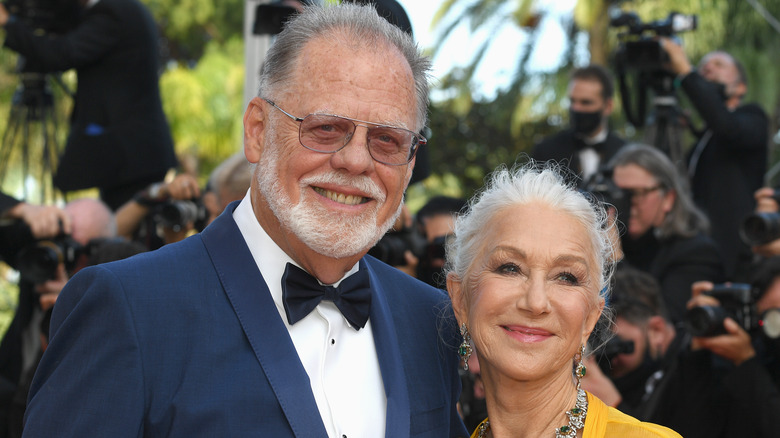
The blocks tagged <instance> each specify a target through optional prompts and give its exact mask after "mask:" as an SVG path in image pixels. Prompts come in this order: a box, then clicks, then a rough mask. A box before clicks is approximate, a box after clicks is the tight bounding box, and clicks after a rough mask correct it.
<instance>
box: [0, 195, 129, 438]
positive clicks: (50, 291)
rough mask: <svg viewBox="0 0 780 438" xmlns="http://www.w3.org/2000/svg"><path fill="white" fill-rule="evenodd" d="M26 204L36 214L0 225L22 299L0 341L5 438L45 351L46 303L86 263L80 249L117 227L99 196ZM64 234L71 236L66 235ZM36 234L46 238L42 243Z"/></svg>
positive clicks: (1, 256) (0, 420)
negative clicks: (40, 229)
mask: <svg viewBox="0 0 780 438" xmlns="http://www.w3.org/2000/svg"><path fill="white" fill-rule="evenodd" d="M18 205H22V204H18ZM28 208H29V209H31V210H32V213H30V214H28V215H27V216H26V217H27V220H25V221H24V223H23V224H22V223H21V222H18V223H15V224H13V223H12V224H9V225H5V226H2V227H0V242H2V248H0V260H3V261H5V262H7V263H8V264H9V265H10V266H12V267H14V268H16V269H18V270H19V271H20V281H19V303H18V306H17V308H16V312H15V314H14V318H13V320H12V321H11V325H10V326H9V328H8V330H7V331H6V332H5V334H4V335H3V338H2V342H0V388H2V390H0V436H3V437H4V436H6V433H7V432H9V431H10V430H11V429H15V430H19V426H20V425H21V416H19V418H18V419H16V421H14V418H12V416H10V415H9V412H11V411H12V410H13V409H12V407H11V402H12V400H13V399H14V398H15V397H19V396H21V397H23V399H26V395H27V393H26V389H27V388H26V386H25V383H26V382H28V381H26V380H25V379H26V377H25V376H28V377H31V376H32V372H33V371H34V370H35V365H36V364H37V361H38V359H39V358H40V356H41V353H42V349H41V341H40V336H41V334H42V333H41V328H40V323H41V321H42V320H43V319H44V315H45V311H46V307H45V306H46V305H45V303H53V301H54V300H55V299H56V296H57V292H59V289H61V288H62V286H63V284H64V283H65V282H66V281H67V279H68V276H69V275H70V274H72V273H73V272H75V271H76V270H78V269H79V268H80V267H83V266H84V265H85V264H86V260H87V254H86V251H82V249H85V248H86V247H87V245H89V244H90V243H91V242H93V241H95V239H99V238H110V237H113V236H114V235H115V232H116V231H115V230H116V227H115V224H114V218H113V214H112V213H111V210H109V208H108V207H107V206H106V205H105V204H104V203H102V202H101V201H99V200H97V199H90V198H82V199H77V200H74V201H71V202H69V203H68V204H67V205H65V207H64V208H62V209H59V208H56V207H44V206H29V207H28ZM55 213H56V214H55ZM52 218H54V220H52ZM47 222H53V223H54V224H55V226H54V227H53V228H52V230H51V231H50V232H49V233H47V234H36V233H35V231H34V229H35V228H34V227H33V226H31V224H34V223H47ZM58 223H62V224H67V227H65V226H62V227H61V226H59V225H57V224H58ZM64 234H67V235H68V238H67V239H66V238H65V236H64ZM38 238H41V239H47V240H44V241H43V242H39V241H36V239H38ZM68 239H72V240H68ZM54 248H56V250H55V249H54ZM66 248H67V249H66ZM55 255H56V256H62V259H61V260H58V259H57V258H55ZM66 265H67V266H66ZM22 408H23V405H22ZM14 436H16V435H14Z"/></svg>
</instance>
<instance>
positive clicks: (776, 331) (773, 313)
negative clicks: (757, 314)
mask: <svg viewBox="0 0 780 438" xmlns="http://www.w3.org/2000/svg"><path fill="white" fill-rule="evenodd" d="M759 324H760V325H761V329H763V330H764V334H765V335H766V336H767V337H768V338H769V339H777V338H780V309H769V310H767V311H766V312H764V314H763V315H762V316H761V321H760V322H759Z"/></svg>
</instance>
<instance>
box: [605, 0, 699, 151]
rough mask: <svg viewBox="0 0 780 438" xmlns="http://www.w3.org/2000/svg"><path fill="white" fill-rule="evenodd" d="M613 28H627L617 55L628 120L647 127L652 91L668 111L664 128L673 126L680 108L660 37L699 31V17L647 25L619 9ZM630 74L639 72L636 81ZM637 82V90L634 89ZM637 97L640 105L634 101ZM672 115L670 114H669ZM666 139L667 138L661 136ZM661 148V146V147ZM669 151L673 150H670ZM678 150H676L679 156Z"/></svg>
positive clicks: (673, 15) (674, 16) (670, 18)
mask: <svg viewBox="0 0 780 438" xmlns="http://www.w3.org/2000/svg"><path fill="white" fill-rule="evenodd" d="M610 15H611V17H610V23H609V24H610V26H611V27H615V28H625V29H626V30H625V32H622V33H621V34H619V35H618V40H619V44H618V47H617V50H616V51H615V55H614V64H615V75H616V76H617V80H618V84H619V87H620V95H621V98H622V102H623V110H624V112H625V114H626V118H627V119H628V121H629V122H630V123H631V124H632V125H634V126H636V127H643V126H644V125H645V115H646V112H647V95H648V91H649V90H651V89H652V90H653V91H654V93H655V97H654V100H655V105H656V107H658V108H660V109H662V110H664V111H661V112H660V114H658V115H659V116H660V118H661V120H660V121H656V123H659V122H661V124H662V125H663V124H664V123H666V122H667V121H666V120H665V119H667V118H669V119H670V120H668V122H670V123H673V122H674V121H673V120H672V119H673V118H674V117H673V116H672V114H675V113H677V111H673V109H674V108H675V106H676V102H677V99H676V97H675V86H674V79H675V76H674V74H672V73H670V72H669V71H667V70H665V69H664V64H666V63H667V61H668V60H669V59H668V58H669V55H668V54H667V53H666V52H665V51H664V50H663V47H662V46H661V41H659V40H658V37H672V38H673V37H675V36H676V34H677V33H679V32H684V31H690V30H694V29H696V23H697V18H696V16H695V15H682V14H679V13H677V12H672V13H670V14H669V16H668V17H667V18H666V19H665V20H660V21H652V22H649V23H643V22H642V20H640V19H639V17H638V16H637V15H636V13H634V12H625V11H622V10H621V9H619V8H612V9H611V10H610ZM629 72H633V73H635V77H634V79H633V81H632V80H629V79H628V74H629ZM631 83H633V84H634V85H633V86H634V88H635V90H631V89H630V88H632V87H631ZM633 97H636V98H637V99H636V103H635V102H634V98H633ZM667 112H668V113H670V114H666V113H667ZM659 138H663V136H659ZM657 146H658V145H657ZM678 147H679V145H677V146H668V145H663V146H662V147H661V149H667V148H670V149H672V148H673V149H677V148H678ZM667 152H669V151H667ZM677 152H678V151H674V154H676V153H677Z"/></svg>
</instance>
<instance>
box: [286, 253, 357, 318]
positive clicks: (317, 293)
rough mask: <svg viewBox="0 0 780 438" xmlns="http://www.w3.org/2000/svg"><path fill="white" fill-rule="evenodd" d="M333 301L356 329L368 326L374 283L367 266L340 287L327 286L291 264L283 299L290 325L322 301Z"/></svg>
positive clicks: (288, 269)
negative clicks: (370, 278)
mask: <svg viewBox="0 0 780 438" xmlns="http://www.w3.org/2000/svg"><path fill="white" fill-rule="evenodd" d="M323 299H325V300H330V301H333V303H334V304H335V305H336V307H337V308H338V309H339V311H341V314H342V315H344V318H346V319H347V321H348V322H349V325H351V326H352V328H354V329H355V330H360V329H361V328H362V327H365V325H366V322H367V321H368V312H369V310H370V309H371V282H370V280H369V278H368V271H367V270H366V269H365V267H364V266H361V267H360V269H359V270H358V271H357V272H355V273H354V274H352V275H350V276H349V277H347V278H345V279H344V280H342V281H341V283H340V284H339V286H338V287H333V286H323V285H321V284H320V283H319V282H318V281H317V279H316V278H314V277H312V276H311V275H310V274H309V273H308V272H306V271H304V270H303V269H301V268H299V267H297V266H295V265H293V264H292V263H287V267H286V268H285V269H284V275H282V300H283V301H284V311H285V313H286V314H287V322H289V323H290V325H292V324H295V323H296V322H298V321H300V320H301V319H303V318H304V317H305V316H306V315H308V314H309V313H311V311H312V310H314V308H315V307H317V305H318V304H319V303H320V301H322V300H323Z"/></svg>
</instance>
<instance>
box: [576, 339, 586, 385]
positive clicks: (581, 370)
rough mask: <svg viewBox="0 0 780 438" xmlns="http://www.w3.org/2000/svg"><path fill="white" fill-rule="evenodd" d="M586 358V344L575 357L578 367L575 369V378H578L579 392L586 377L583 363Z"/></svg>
mask: <svg viewBox="0 0 780 438" xmlns="http://www.w3.org/2000/svg"><path fill="white" fill-rule="evenodd" d="M578 356H579V357H578ZM584 357H585V344H583V345H582V346H580V351H579V353H577V354H575V355H574V360H575V361H576V362H577V366H576V367H575V368H574V377H575V378H577V390H579V389H580V385H581V383H582V378H583V377H585V371H586V368H585V365H584V364H583V363H582V359H583V358H584Z"/></svg>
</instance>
